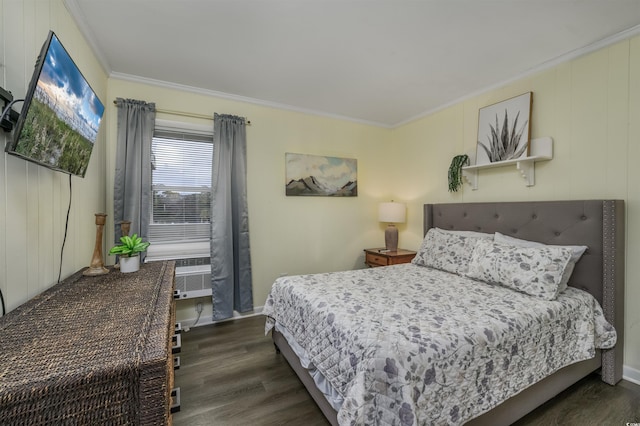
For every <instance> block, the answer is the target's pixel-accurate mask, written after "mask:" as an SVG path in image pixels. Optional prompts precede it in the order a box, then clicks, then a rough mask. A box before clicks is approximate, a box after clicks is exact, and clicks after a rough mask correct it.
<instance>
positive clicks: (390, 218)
mask: <svg viewBox="0 0 640 426" xmlns="http://www.w3.org/2000/svg"><path fill="white" fill-rule="evenodd" d="M406 216H407V206H406V205H405V204H402V203H394V202H393V201H391V202H390V203H381V204H380V206H379V208H378V220H379V221H380V222H387V223H389V226H387V229H385V231H384V244H385V248H386V249H387V250H389V251H398V228H396V227H395V225H394V223H404V221H405V219H406Z"/></svg>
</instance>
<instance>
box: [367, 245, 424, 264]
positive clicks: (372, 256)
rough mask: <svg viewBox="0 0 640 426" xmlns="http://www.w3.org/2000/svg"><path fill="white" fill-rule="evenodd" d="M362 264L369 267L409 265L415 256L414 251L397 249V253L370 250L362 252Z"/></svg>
mask: <svg viewBox="0 0 640 426" xmlns="http://www.w3.org/2000/svg"><path fill="white" fill-rule="evenodd" d="M364 254H365V259H364V263H366V264H367V265H369V266H371V267H372V268H374V267H376V266H388V265H399V264H401V263H409V262H411V260H412V259H413V258H414V256H415V255H416V252H415V251H411V250H403V249H398V251H386V250H385V249H384V248H371V249H365V250H364Z"/></svg>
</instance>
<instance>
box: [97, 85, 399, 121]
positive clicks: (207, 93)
mask: <svg viewBox="0 0 640 426" xmlns="http://www.w3.org/2000/svg"><path fill="white" fill-rule="evenodd" d="M109 77H110V78H113V79H116V80H123V81H130V82H132V83H141V84H147V85H151V86H156V87H163V88H165V89H174V90H179V91H182V92H190V93H195V94H199V95H205V96H213V97H216V98H222V99H227V100H230V101H236V102H243V103H248V104H253V105H260V106H263V107H267V108H275V109H281V110H286V111H293V112H298V113H300V114H308V115H315V116H320V117H326V118H332V119H336V120H343V121H350V122H353V123H358V124H364V125H367V126H375V127H383V128H387V129H389V128H391V127H392V126H391V125H389V124H385V123H378V122H375V121H369V120H362V119H358V118H353V117H348V116H345V115H339V114H331V113H328V112H324V111H318V110H313V109H308V108H300V107H296V106H293V105H287V104H282V103H278V102H271V101H265V100H262V99H256V98H250V97H247V96H240V95H234V94H231V93H225V92H218V91H216V90H209V89H203V88H200V87H194V86H187V85H184V84H178V83H171V82H168V81H163V80H156V79H153V78H146V77H140V76H137V75H132V74H125V73H119V72H112V73H111V74H110V75H109Z"/></svg>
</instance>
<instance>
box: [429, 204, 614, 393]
mask: <svg viewBox="0 0 640 426" xmlns="http://www.w3.org/2000/svg"><path fill="white" fill-rule="evenodd" d="M433 227H437V228H442V229H456V230H467V231H479V232H488V233H493V232H500V233H502V234H506V235H511V236H514V237H517V238H522V239H526V240H532V241H539V242H542V243H545V244H562V245H567V244H570V245H586V246H588V247H589V248H588V250H587V251H586V252H585V254H584V255H583V256H582V258H581V259H580V261H579V262H578V263H577V264H576V267H575V269H574V272H573V275H572V276H571V280H570V281H569V285H572V286H574V287H577V288H580V289H583V290H585V291H588V292H589V293H591V294H592V295H593V296H594V297H595V298H596V299H597V300H598V302H600V304H601V305H602V308H603V309H604V313H605V317H606V318H607V320H608V321H609V322H610V323H611V324H612V325H613V326H614V327H615V329H616V331H617V333H618V343H617V344H616V347H615V348H614V349H611V350H607V351H603V358H602V359H603V361H602V363H603V368H602V376H603V380H604V381H605V382H607V383H610V384H615V383H617V382H618V381H619V380H620V379H621V378H622V364H623V359H622V355H623V341H624V340H623V332H624V261H625V252H624V250H625V241H624V238H625V216H624V201H623V200H578V201H526V202H493V203H456V204H425V205H424V232H425V234H426V232H427V231H428V230H429V229H430V228H433Z"/></svg>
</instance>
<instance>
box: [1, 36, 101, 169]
mask: <svg viewBox="0 0 640 426" xmlns="http://www.w3.org/2000/svg"><path fill="white" fill-rule="evenodd" d="M103 114H104V105H103V104H102V102H100V99H98V97H97V96H96V93H95V92H94V91H93V89H91V86H89V83H87V80H85V78H84V77H83V75H82V73H81V72H80V70H79V69H78V67H77V66H76V64H75V63H74V62H73V60H72V59H71V57H70V56H69V54H68V53H67V51H66V50H65V48H64V47H63V46H62V44H61V43H60V40H59V39H58V37H56V35H55V34H54V33H53V31H49V35H48V37H47V40H46V41H45V43H44V45H43V46H42V50H41V51H40V56H38V59H37V60H36V66H35V70H34V73H33V77H32V78H31V82H30V84H29V87H28V89H27V95H26V96H25V100H24V104H23V106H22V112H21V113H20V117H19V118H18V122H17V124H16V128H15V130H14V138H13V140H12V141H11V142H10V143H8V144H7V146H6V148H5V151H6V152H8V153H9V154H12V155H17V156H19V157H21V158H24V159H25V160H28V161H32V162H34V163H37V164H40V165H43V166H45V167H49V168H51V169H54V170H58V171H61V172H64V173H68V174H72V175H77V176H80V177H84V175H85V173H86V171H87V166H88V165H89V159H90V158H91V151H92V150H93V145H94V144H95V142H96V137H97V135H98V129H99V128H100V121H101V120H102V115H103Z"/></svg>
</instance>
